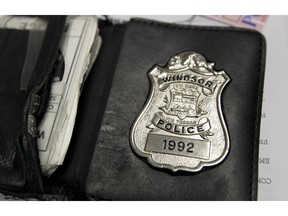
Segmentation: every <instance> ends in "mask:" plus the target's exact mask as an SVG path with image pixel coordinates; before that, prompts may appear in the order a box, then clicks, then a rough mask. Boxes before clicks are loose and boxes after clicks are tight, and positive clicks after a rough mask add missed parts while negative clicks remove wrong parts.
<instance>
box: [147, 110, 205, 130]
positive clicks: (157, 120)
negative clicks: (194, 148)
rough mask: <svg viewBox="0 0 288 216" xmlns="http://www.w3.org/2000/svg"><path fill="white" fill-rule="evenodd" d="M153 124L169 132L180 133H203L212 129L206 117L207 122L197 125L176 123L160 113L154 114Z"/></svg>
mask: <svg viewBox="0 0 288 216" xmlns="http://www.w3.org/2000/svg"><path fill="white" fill-rule="evenodd" d="M152 124H153V125H155V126H156V127H158V128H160V129H162V130H165V131H167V132H170V133H175V134H180V135H197V134H200V135H201V134H202V133H205V132H208V131H209V130H210V129H211V125H210V122H209V120H208V119H207V118H206V119H205V122H203V123H200V124H196V125H189V124H176V123H172V122H170V121H168V120H166V119H165V118H163V117H161V116H159V114H158V113H156V114H155V115H154V117H153V119H152Z"/></svg>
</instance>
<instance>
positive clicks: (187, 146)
mask: <svg viewBox="0 0 288 216" xmlns="http://www.w3.org/2000/svg"><path fill="white" fill-rule="evenodd" d="M213 66H214V63H208V62H207V61H206V59H205V57H204V56H203V55H201V54H199V53H197V52H193V51H187V52H182V53H180V54H178V55H176V56H174V57H172V58H171V59H170V60H169V62H168V64H167V65H166V67H160V66H158V65H157V66H154V67H153V68H152V69H151V70H150V71H149V73H148V75H149V78H150V83H151V90H150V95H149V98H148V100H147V102H146V104H145V106H144V108H143V110H142V112H141V113H140V115H139V116H138V118H137V119H136V121H135V122H134V125H133V127H132V130H131V137H130V138H131V145H132V148H133V149H134V151H135V152H136V153H137V154H139V155H140V156H143V157H147V158H148V161H149V162H150V163H151V164H152V165H154V166H156V167H161V168H168V169H171V170H173V171H177V170H186V171H191V172H197V171H200V170H201V169H202V168H203V167H204V166H213V165H216V164H218V163H220V162H221V161H222V160H224V158H225V156H226V155H227V153H228V150H229V137H228V131H227V128H226V125H225V121H224V118H223V114H222V110H221V93H222V91H223V89H224V87H225V85H226V84H227V83H228V82H229V81H230V78H229V77H228V75H227V74H226V73H225V71H223V70H222V71H215V70H214V69H213Z"/></svg>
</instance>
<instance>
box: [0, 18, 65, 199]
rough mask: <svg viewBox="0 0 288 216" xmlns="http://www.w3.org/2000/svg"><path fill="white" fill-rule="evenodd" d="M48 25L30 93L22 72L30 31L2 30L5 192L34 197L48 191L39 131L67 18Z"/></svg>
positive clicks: (0, 128) (0, 151) (0, 166)
mask: <svg viewBox="0 0 288 216" xmlns="http://www.w3.org/2000/svg"><path fill="white" fill-rule="evenodd" d="M41 18H43V19H44V20H46V21H47V24H48V25H47V28H46V31H45V35H44V39H43V43H42V46H41V49H40V52H39V56H36V57H37V61H36V62H35V67H34V70H33V72H32V74H31V77H30V79H29V80H30V81H29V80H28V81H29V83H28V85H27V88H26V89H24V90H23V89H21V87H20V86H21V84H20V83H21V73H22V68H23V64H24V60H25V57H26V50H27V41H28V35H29V31H28V30H11V29H2V30H1V31H0V48H1V54H0V55H1V56H0V59H1V60H0V70H1V73H0V74H1V75H0V192H3V193H8V194H14V193H15V194H17V195H19V196H20V195H24V194H25V196H33V195H32V194H39V193H42V192H43V191H44V188H43V180H42V175H41V170H40V163H39V156H38V146H37V141H36V140H37V138H36V128H37V125H38V123H39V122H40V121H41V118H42V116H43V114H44V113H45V111H46V105H47V102H48V98H49V94H50V86H51V80H52V78H53V73H52V66H53V64H54V60H55V57H56V53H57V51H58V47H59V43H60V39H61V35H62V31H63V29H64V24H65V19H66V18H65V17H64V16H46V17H41Z"/></svg>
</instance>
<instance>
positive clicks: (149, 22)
mask: <svg viewBox="0 0 288 216" xmlns="http://www.w3.org/2000/svg"><path fill="white" fill-rule="evenodd" d="M132 20H133V21H134V22H138V23H142V24H147V25H153V26H158V27H165V28H174V29H182V30H184V29H187V30H191V29H193V30H200V31H211V30H212V31H228V32H242V33H254V34H255V33H256V31H255V30H252V29H243V28H236V27H214V26H190V25H181V24H177V23H175V24H174V23H162V22H157V21H153V20H144V19H132Z"/></svg>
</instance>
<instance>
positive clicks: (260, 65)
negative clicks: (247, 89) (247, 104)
mask: <svg viewBox="0 0 288 216" xmlns="http://www.w3.org/2000/svg"><path fill="white" fill-rule="evenodd" d="M259 38H260V41H261V44H260V48H259V63H258V74H257V82H258V89H257V94H256V98H255V99H256V100H257V105H256V111H255V119H254V146H253V154H252V175H251V176H252V177H251V179H252V181H251V191H250V197H251V199H252V196H253V194H252V193H253V186H254V184H255V183H254V181H253V180H254V175H255V171H257V172H258V169H256V167H258V166H259V165H256V167H255V166H254V163H255V159H257V158H255V157H256V156H258V155H259V150H258V154H256V153H257V151H255V148H258V149H259V138H260V131H259V133H257V131H258V130H259V129H260V125H258V122H259V121H257V116H258V114H261V109H260V108H261V106H262V97H263V90H262V89H263V87H264V79H263V77H260V75H262V74H263V72H264V69H265V65H264V64H263V63H264V60H265V56H264V55H263V52H264V49H265V43H264V39H263V38H262V37H261V36H260V35H259ZM260 78H262V80H260ZM260 93H261V96H260V97H259V94H260ZM260 122H261V116H260ZM256 134H257V137H256ZM256 138H257V139H256ZM256 163H258V160H257V162H256ZM255 169H256V170H255ZM256 184H257V181H256ZM256 196H257V195H256ZM256 199H257V197H256Z"/></svg>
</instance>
